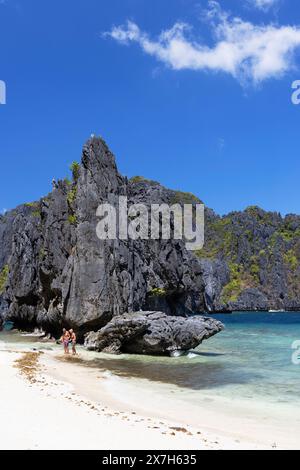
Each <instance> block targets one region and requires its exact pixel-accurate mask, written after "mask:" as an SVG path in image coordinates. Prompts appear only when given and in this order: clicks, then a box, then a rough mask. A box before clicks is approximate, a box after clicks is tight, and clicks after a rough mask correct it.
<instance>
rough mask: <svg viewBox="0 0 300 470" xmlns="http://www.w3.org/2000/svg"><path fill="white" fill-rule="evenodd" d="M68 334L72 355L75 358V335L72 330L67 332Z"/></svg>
mask: <svg viewBox="0 0 300 470" xmlns="http://www.w3.org/2000/svg"><path fill="white" fill-rule="evenodd" d="M69 333H70V340H71V344H72V354H73V356H76V354H77V352H76V334H75V332H74V330H72V329H71V330H70V331H69Z"/></svg>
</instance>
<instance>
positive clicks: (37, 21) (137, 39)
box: [0, 0, 300, 214]
mask: <svg viewBox="0 0 300 470" xmlns="http://www.w3.org/2000/svg"><path fill="white" fill-rule="evenodd" d="M267 3H270V5H268V4H267ZM271 3H273V5H271ZM128 20H129V22H130V23H128ZM183 25H184V26H183ZM166 31H167V33H166ZM162 32H165V34H162ZM104 33H107V34H104ZM299 36H300V3H299V2H298V1H295V0H277V1H276V0H273V1H272V0H239V1H236V0H223V1H221V0H220V1H219V2H218V4H217V3H216V2H208V1H207V0H200V1H199V0H196V1H194V0H166V1H161V0H151V1H149V0H84V1H83V0H76V2H74V1H71V0H60V1H58V0H51V1H48V0H44V1H43V2H41V1H38V0H6V1H3V0H2V1H0V41H1V55H0V80H3V81H5V83H6V86H7V104H6V105H0V156H1V185H0V208H1V209H2V208H3V209H4V208H6V209H9V208H13V207H14V206H16V205H17V204H20V203H23V202H28V201H32V200H36V199H39V198H40V197H41V196H43V195H45V194H46V193H48V192H49V191H50V190H51V180H52V178H53V177H55V178H60V177H64V176H65V175H67V174H68V173H69V171H68V167H69V164H70V163H71V162H72V161H73V160H79V159H80V154H81V148H82V145H83V143H84V142H85V140H86V139H87V138H88V137H89V135H90V134H91V133H95V134H100V135H102V136H103V137H104V138H105V140H106V141H107V143H108V144H109V145H110V147H111V149H112V150H113V152H114V153H115V155H116V158H117V162H118V166H119V169H120V171H121V172H122V173H123V174H126V175H128V176H133V175H144V176H146V177H148V178H151V179H155V180H158V181H160V182H162V183H163V184H165V185H166V186H169V187H171V188H174V189H181V190H183V191H191V192H193V193H195V194H197V195H198V196H199V197H200V198H201V199H202V200H204V202H205V203H206V204H207V205H208V206H209V207H212V208H214V209H215V210H216V211H217V212H218V213H222V214H223V213H226V212H230V211H232V210H239V209H243V208H245V207H247V206H248V205H252V204H257V205H259V206H261V207H263V208H265V209H267V210H274V211H275V210H276V211H280V212H282V213H283V214H285V213H290V212H295V213H300V197H299V196H300V194H299V193H300V189H299V188H300V185H299V174H300V163H299V162H300V160H299V135H300V132H299V131H300V106H295V105H293V104H292V103H291V94H292V90H291V84H292V82H293V81H294V80H297V79H298V80H300V39H299ZM266 44H268V46H267V49H266V47H265V46H266ZM235 45H238V48H237V47H235ZM241 51H242V52H241Z"/></svg>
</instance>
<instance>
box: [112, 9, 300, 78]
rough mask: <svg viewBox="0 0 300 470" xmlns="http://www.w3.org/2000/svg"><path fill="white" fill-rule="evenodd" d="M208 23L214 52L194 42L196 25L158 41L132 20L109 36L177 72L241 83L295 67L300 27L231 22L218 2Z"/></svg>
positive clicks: (165, 34)
mask: <svg viewBox="0 0 300 470" xmlns="http://www.w3.org/2000/svg"><path fill="white" fill-rule="evenodd" d="M205 18H206V21H209V24H210V26H211V29H212V33H213V36H214V38H215V44H214V45H213V46H212V47H210V46H208V45H206V44H205V43H203V42H199V41H197V40H195V38H193V37H192V35H191V32H192V31H191V30H192V28H191V26H190V25H188V24H186V23H180V22H178V23H176V24H175V25H174V26H173V27H172V28H171V29H168V30H166V31H163V32H162V33H161V34H160V35H159V37H158V38H157V39H156V40H154V39H151V38H150V36H149V35H148V34H147V33H145V32H143V31H141V30H140V28H139V27H138V25H137V24H136V23H134V22H132V21H128V22H127V24H126V25H123V26H116V27H113V28H112V30H111V31H110V32H109V33H105V36H110V37H111V38H113V39H115V40H116V41H118V42H119V43H121V44H127V45H129V44H130V43H137V44H138V45H139V46H140V47H141V48H142V50H143V51H144V52H145V53H146V54H149V55H151V56H153V57H155V58H156V59H157V60H159V61H160V62H163V63H164V64H165V65H167V66H169V67H171V68H172V69H174V70H185V69H186V70H205V71H214V72H216V71H221V72H225V73H228V74H230V75H232V76H233V77H234V78H236V79H238V80H239V81H240V82H249V81H251V82H253V83H259V82H262V81H264V80H266V79H269V78H278V77H281V76H282V75H283V74H285V73H286V72H287V71H289V70H290V69H291V68H293V66H294V53H295V51H296V49H297V48H300V27H298V26H279V25H274V24H269V25H265V24H263V25H255V24H253V23H250V22H247V21H243V20H242V19H241V18H238V17H231V16H230V15H229V14H228V13H226V12H224V11H223V10H222V9H221V7H220V5H219V3H218V2H216V1H214V0H211V1H210V2H209V10H208V11H206V15H205Z"/></svg>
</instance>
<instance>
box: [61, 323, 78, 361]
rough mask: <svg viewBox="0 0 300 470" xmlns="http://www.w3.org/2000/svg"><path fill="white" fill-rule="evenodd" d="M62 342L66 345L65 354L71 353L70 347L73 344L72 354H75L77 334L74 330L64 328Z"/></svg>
mask: <svg viewBox="0 0 300 470" xmlns="http://www.w3.org/2000/svg"><path fill="white" fill-rule="evenodd" d="M61 341H62V344H63V346H64V352H65V354H69V347H70V346H71V345H72V354H73V356H75V355H76V354H77V353H76V334H75V332H74V330H72V329H71V330H69V331H68V330H66V328H64V329H63V334H62V337H61Z"/></svg>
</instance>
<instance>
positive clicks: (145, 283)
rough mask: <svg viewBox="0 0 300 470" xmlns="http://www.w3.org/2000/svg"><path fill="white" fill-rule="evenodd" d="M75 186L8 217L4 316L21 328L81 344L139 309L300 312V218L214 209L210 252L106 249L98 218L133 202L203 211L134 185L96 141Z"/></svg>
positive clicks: (1, 227) (158, 245) (145, 245)
mask: <svg viewBox="0 0 300 470" xmlns="http://www.w3.org/2000/svg"><path fill="white" fill-rule="evenodd" d="M73 174H74V178H73V181H72V182H70V181H68V180H64V181H59V182H58V183H56V184H55V185H54V189H53V191H52V192H51V193H50V194H49V195H48V196H46V197H44V198H42V199H41V200H40V201H38V202H34V203H30V204H25V205H23V206H20V207H18V208H17V209H16V210H14V211H11V212H9V213H8V214H6V215H5V216H1V217H0V243H1V248H0V316H1V317H2V318H6V319H11V320H13V321H14V322H15V323H16V325H17V326H19V327H23V328H31V327H35V326H41V327H43V328H44V329H46V330H47V331H50V332H52V333H57V332H58V331H60V329H61V327H62V326H67V327H71V326H72V327H74V328H76V330H77V331H79V335H80V336H83V335H84V334H85V333H86V332H88V331H96V330H99V329H101V328H102V327H104V326H105V325H106V324H107V323H108V322H109V321H110V320H111V319H112V318H113V317H115V316H118V315H122V314H124V313H127V312H135V311H139V310H141V309H142V310H149V311H151V310H156V311H162V312H165V313H166V314H168V315H175V316H186V315H187V314H189V313H192V312H204V311H230V310H255V309H258V310H267V309H286V310H299V309H300V282H299V281H300V268H299V259H300V217H299V216H295V215H290V216H287V217H285V218H282V217H281V216H280V215H279V214H277V213H267V212H264V211H262V210H261V209H259V208H256V207H252V208H248V209H247V210H246V211H244V212H235V213H231V214H229V215H228V216H225V217H222V218H221V217H219V216H217V215H215V214H214V212H213V211H212V210H210V209H206V221H205V223H206V230H205V236H206V241H205V246H204V248H203V249H202V250H200V251H199V252H197V253H193V252H190V251H187V250H186V248H185V244H184V242H181V241H178V240H156V241H155V240H148V241H145V240H138V241H132V240H130V239H129V240H118V239H117V240H102V241H101V240H99V239H98V237H97V235H96V224H97V223H98V221H99V219H98V218H97V217H96V209H97V207H98V205H99V204H100V203H102V202H110V203H113V204H114V203H116V202H117V200H118V198H119V196H126V197H127V198H128V204H129V205H130V204H131V203H139V202H141V203H144V204H150V203H152V204H153V203H167V204H174V203H195V202H198V200H197V198H195V196H193V195H191V194H187V193H181V192H178V191H173V190H169V189H166V188H164V187H163V186H161V185H160V184H159V183H157V182H155V181H148V180H146V179H144V178H141V177H136V178H132V179H131V180H129V181H128V180H127V178H124V177H123V176H121V175H120V174H119V172H118V170H117V167H116V164H115V159H114V156H113V155H112V153H111V152H110V150H109V149H108V147H107V145H106V144H105V142H104V141H103V140H101V139H98V138H92V139H90V140H89V141H88V142H87V143H86V145H85V146H84V148H83V153H82V162H81V165H75V166H74V168H73Z"/></svg>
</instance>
